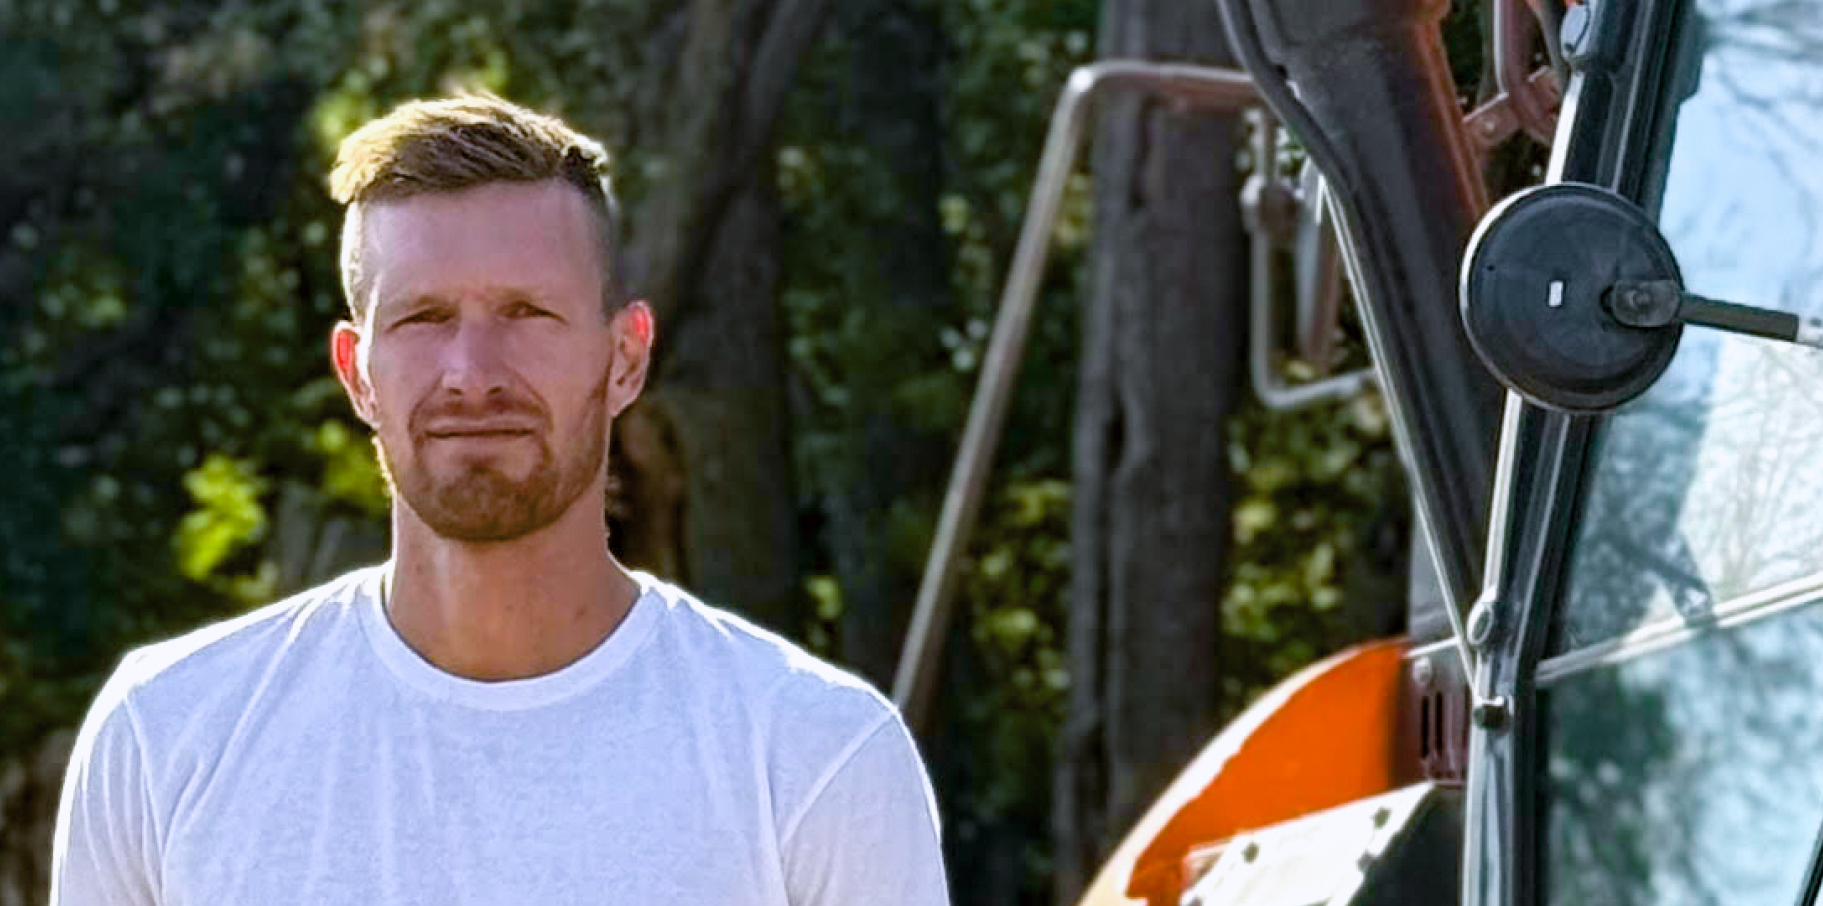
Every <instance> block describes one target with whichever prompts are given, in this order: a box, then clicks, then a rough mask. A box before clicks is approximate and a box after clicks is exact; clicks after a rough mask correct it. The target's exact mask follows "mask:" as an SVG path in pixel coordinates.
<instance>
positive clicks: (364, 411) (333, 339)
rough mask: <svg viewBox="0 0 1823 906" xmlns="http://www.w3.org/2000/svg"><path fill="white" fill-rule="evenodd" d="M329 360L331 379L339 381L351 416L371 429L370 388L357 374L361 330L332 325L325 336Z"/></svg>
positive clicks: (340, 323)
mask: <svg viewBox="0 0 1823 906" xmlns="http://www.w3.org/2000/svg"><path fill="white" fill-rule="evenodd" d="M329 361H330V364H332V365H334V366H335V376H336V379H337V380H340V381H341V382H342V389H343V390H346V391H348V401H349V402H350V403H353V404H354V414H355V415H357V416H360V418H361V421H364V422H366V423H367V425H368V427H375V424H374V417H375V408H376V407H375V406H374V399H373V387H372V385H370V384H368V383H367V377H366V375H364V374H362V373H361V331H360V330H359V329H358V328H356V327H355V326H354V325H353V324H352V323H350V322H348V321H337V322H336V325H335V330H333V331H331V332H330V334H329Z"/></svg>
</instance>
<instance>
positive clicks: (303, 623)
mask: <svg viewBox="0 0 1823 906" xmlns="http://www.w3.org/2000/svg"><path fill="white" fill-rule="evenodd" d="M377 571H378V567H369V568H366V569H360V570H355V571H353V572H350V573H347V574H345V575H343V576H341V577H339V578H336V579H332V580H330V581H329V582H326V583H324V584H322V585H319V586H316V587H315V588H310V589H307V590H305V591H301V592H298V593H297V594H294V595H292V596H290V597H287V598H285V599H283V600H280V601H277V602H274V603H272V604H268V605H265V606H263V607H260V608H257V609H255V610H252V611H249V612H247V613H244V614H241V615H239V616H235V617H231V618H228V619H224V620H220V621H218V622H215V623H210V624H207V625H205V626H201V627H198V628H196V629H193V630H190V631H189V632H186V633H184V634H182V635H179V636H176V637H174V638H171V639H167V640H164V641H160V642H154V643H152V644H149V645H146V646H144V647H141V648H137V649H134V650H133V651H130V652H128V653H127V655H126V656H125V657H124V658H122V660H121V662H120V666H119V667H117V668H116V669H115V671H114V675H113V677H112V678H111V679H110V680H109V682H108V685H109V687H111V689H112V690H113V691H114V693H115V696H116V697H117V698H118V699H120V700H123V701H124V700H126V699H129V698H131V699H135V700H137V701H140V702H141V703H142V706H144V705H146V704H150V705H152V706H155V707H156V706H157V705H160V704H165V703H169V704H172V705H174V706H177V707H187V706H192V705H194V704H196V703H198V702H199V701H201V700H202V699H204V698H209V697H214V696H216V695H219V694H221V693H222V692H223V691H229V692H231V691H232V690H233V689H235V688H236V686H237V682H236V681H237V680H240V679H243V678H244V677H245V676H246V674H249V673H257V672H263V671H266V670H269V669H270V668H271V666H272V664H273V663H274V662H275V661H276V660H278V659H279V658H280V657H281V656H283V655H284V654H285V653H286V652H287V651H289V650H295V649H298V648H301V647H305V646H307V645H308V644H309V642H310V641H312V639H311V638H310V637H311V635H312V634H315V633H320V632H321V631H322V630H324V629H325V628H328V627H329V626H330V625H333V624H339V623H340V622H341V620H340V619H338V618H347V617H350V616H352V613H351V608H350V607H349V606H348V605H349V604H350V603H351V602H352V601H353V600H354V598H355V596H356V595H357V594H359V593H360V592H361V590H362V589H363V588H364V587H365V586H366V585H367V584H368V583H369V582H370V581H371V580H372V579H373V578H374V577H375V576H376V575H377ZM239 688H242V689H245V688H246V687H245V686H240V687H239ZM186 703H187V704H186Z"/></svg>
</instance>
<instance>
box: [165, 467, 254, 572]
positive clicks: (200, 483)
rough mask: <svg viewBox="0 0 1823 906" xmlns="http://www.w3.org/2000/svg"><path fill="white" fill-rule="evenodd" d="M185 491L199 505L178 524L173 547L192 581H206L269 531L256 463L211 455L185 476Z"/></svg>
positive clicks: (179, 561)
mask: <svg viewBox="0 0 1823 906" xmlns="http://www.w3.org/2000/svg"><path fill="white" fill-rule="evenodd" d="M184 489H185V490H188V491H189V492H190V497H191V498H192V499H194V500H195V501H196V509H193V510H191V511H190V512H189V513H186V514H184V517H183V518H182V519H181V520H179V521H178V523H177V536H176V537H175V538H173V539H172V546H173V547H174V548H175V549H176V552H177V567H178V569H179V570H181V571H182V572H183V574H184V575H186V576H189V577H190V578H192V579H198V580H200V579H206V578H208V577H209V575H210V574H211V573H214V572H215V570H216V567H218V566H220V565H221V564H222V563H223V561H225V560H227V559H228V557H229V556H230V555H232V554H233V553H235V552H236V551H237V550H240V549H241V548H244V547H246V546H247V545H250V544H256V543H258V542H259V541H260V540H261V539H263V538H264V537H265V535H266V522H267V520H266V510H265V508H264V507H262V506H261V505H260V496H261V495H262V494H264V493H265V492H266V482H265V481H264V480H263V479H261V478H260V477H259V473H258V472H257V471H256V469H255V465H254V463H251V462H248V461H245V460H235V459H230V458H229V457H227V456H223V455H222V454H220V453H211V454H209V457H208V458H207V459H204V460H203V463H202V465H200V466H197V467H196V468H194V469H191V470H190V471H189V473H187V474H186V475H184Z"/></svg>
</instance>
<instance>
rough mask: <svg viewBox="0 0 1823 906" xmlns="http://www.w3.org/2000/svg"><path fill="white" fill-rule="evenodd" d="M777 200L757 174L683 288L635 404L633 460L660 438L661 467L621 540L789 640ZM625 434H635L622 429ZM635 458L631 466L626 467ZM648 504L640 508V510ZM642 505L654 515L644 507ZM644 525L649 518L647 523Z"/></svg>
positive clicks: (789, 523)
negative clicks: (637, 543) (659, 361)
mask: <svg viewBox="0 0 1823 906" xmlns="http://www.w3.org/2000/svg"><path fill="white" fill-rule="evenodd" d="M778 220H779V210H778V199H777V197H776V196H775V194H774V192H773V187H772V176H771V172H770V171H765V172H763V173H756V174H754V177H753V182H752V184H751V185H750V186H748V187H747V188H746V189H745V190H743V191H742V193H741V194H740V195H739V196H738V197H737V198H736V199H735V201H734V203H733V205H732V206H730V207H729V208H728V209H727V213H726V215H725V216H724V218H723V219H722V222H721V225H720V229H719V230H718V231H717V232H716V236H715V241H714V243H713V246H712V247H713V249H714V251H713V252H712V253H711V254H710V256H709V260H708V262H707V266H706V267H705V268H704V269H703V271H702V273H701V275H700V276H699V277H697V278H696V281H695V285H694V286H690V287H689V288H688V290H687V291H689V292H692V293H699V294H701V295H702V296H703V298H702V299H701V300H700V301H696V302H693V303H692V304H689V305H686V306H683V309H682V310H683V311H684V312H685V314H684V317H683V319H682V320H681V321H680V322H679V323H677V324H676V326H675V327H674V328H673V330H672V335H671V336H670V337H669V338H668V339H666V340H665V341H666V342H667V343H668V345H669V349H668V350H667V353H668V354H667V356H666V357H665V360H664V365H663V368H662V370H661V371H660V373H659V375H658V378H657V380H656V382H655V384H654V386H653V388H652V392H651V394H650V395H649V397H648V398H647V399H646V400H645V401H643V402H642V403H641V404H640V407H639V408H640V409H641V413H640V420H641V421H643V422H644V423H645V425H644V426H641V427H639V428H635V429H634V430H633V431H632V432H629V435H628V440H629V441H634V442H635V443H628V444H623V446H622V449H623V450H624V451H626V452H628V453H629V454H633V453H636V452H637V453H642V454H646V455H648V456H650V454H648V453H646V450H645V449H642V445H640V444H639V443H638V442H640V441H645V440H646V437H647V436H648V435H653V434H656V435H657V437H656V438H654V439H653V440H652V441H650V442H649V443H651V444H652V445H653V446H657V447H660V448H661V449H660V450H659V451H658V453H659V454H660V455H661V456H662V457H663V459H662V467H660V468H652V466H653V465H654V464H655V462H660V460H654V459H652V458H647V459H644V460H640V462H641V464H643V465H645V466H647V468H646V469H645V470H644V471H643V472H641V473H640V474H639V476H638V477H637V479H636V480H637V481H638V482H639V485H640V489H641V490H642V491H644V492H645V493H643V494H641V495H640V496H639V497H637V498H633V499H630V500H629V503H631V504H633V506H632V507H631V512H628V513H627V514H626V518H627V526H626V531H627V532H628V533H630V535H631V536H632V537H634V538H639V539H641V540H642V542H643V549H644V550H647V551H651V552H652V553H650V554H646V555H645V556H646V557H649V558H650V559H647V560H645V561H644V562H647V563H650V564H651V568H655V569H662V570H667V571H670V572H669V574H670V575H674V576H678V577H680V578H682V579H683V580H685V581H686V582H688V583H689V585H690V586H691V590H692V591H694V592H696V593H697V594H699V595H701V596H703V597H704V598H705V599H706V600H709V601H711V602H713V603H717V604H725V605H729V606H733V607H736V608H738V609H740V610H741V611H742V612H743V613H746V614H747V615H749V616H751V617H753V618H755V619H756V620H758V621H760V622H762V623H764V624H766V625H768V626H769V627H770V628H772V629H774V630H776V631H778V632H781V633H784V634H787V635H797V634H799V633H800V632H801V631H802V625H801V623H802V617H803V615H802V614H800V613H799V612H798V601H799V599H800V598H801V597H802V595H800V594H799V593H798V588H797V582H798V566H799V563H798V560H799V549H798V531H797V510H796V499H797V495H796V492H795V488H794V482H793V470H792V461H791V437H790V426H789V418H788V413H787V411H786V400H785V338H784V324H783V321H782V318H781V317H780V313H779V306H778V288H779V265H778V229H779V223H778ZM629 427H632V426H629ZM630 458H631V456H630ZM642 505H643V506H642ZM648 507H649V508H648ZM648 520H649V521H648Z"/></svg>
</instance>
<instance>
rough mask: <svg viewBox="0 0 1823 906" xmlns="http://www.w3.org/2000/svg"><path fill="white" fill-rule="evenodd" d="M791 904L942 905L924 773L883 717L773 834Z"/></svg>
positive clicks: (897, 725)
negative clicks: (793, 817) (778, 836)
mask: <svg viewBox="0 0 1823 906" xmlns="http://www.w3.org/2000/svg"><path fill="white" fill-rule="evenodd" d="M781 841H782V850H783V856H784V861H785V883H786V888H787V890H788V892H789V895H790V898H791V904H792V906H838V904H842V906H846V904H852V903H869V904H879V906H945V904H947V903H949V888H948V882H947V881H946V880H945V877H944V872H943V852H942V846H941V835H940V833H939V831H938V824H937V806H936V800H935V798H934V797H933V796H932V794H931V786H930V779H929V778H928V777H927V776H926V775H925V771H924V764H923V762H921V761H920V760H919V758H918V751H917V748H916V746H914V745H913V743H912V739H911V735H910V734H909V733H907V732H906V730H905V725H904V724H903V723H902V722H901V721H900V720H899V716H898V715H897V714H896V713H890V712H889V713H887V714H885V715H884V716H883V717H882V718H881V719H880V720H879V721H877V722H876V723H875V724H874V726H873V727H872V729H870V730H869V731H867V732H866V733H864V734H863V735H862V736H861V737H860V738H858V739H857V740H856V741H855V743H854V745H853V746H852V747H851V749H850V751H849V752H848V753H847V754H846V756H845V757H843V758H839V759H837V761H836V763H835V764H834V765H832V766H831V767H830V771H829V773H828V774H827V776H826V777H825V778H824V780H823V783H822V784H821V785H820V786H818V787H817V788H815V789H813V790H812V792H811V795H810V798H809V801H808V802H807V803H806V804H805V805H804V806H803V807H802V810H801V814H800V816H799V817H798V819H797V820H796V821H795V822H790V823H788V824H787V825H786V827H785V829H784V835H783V836H782V837H781Z"/></svg>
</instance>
